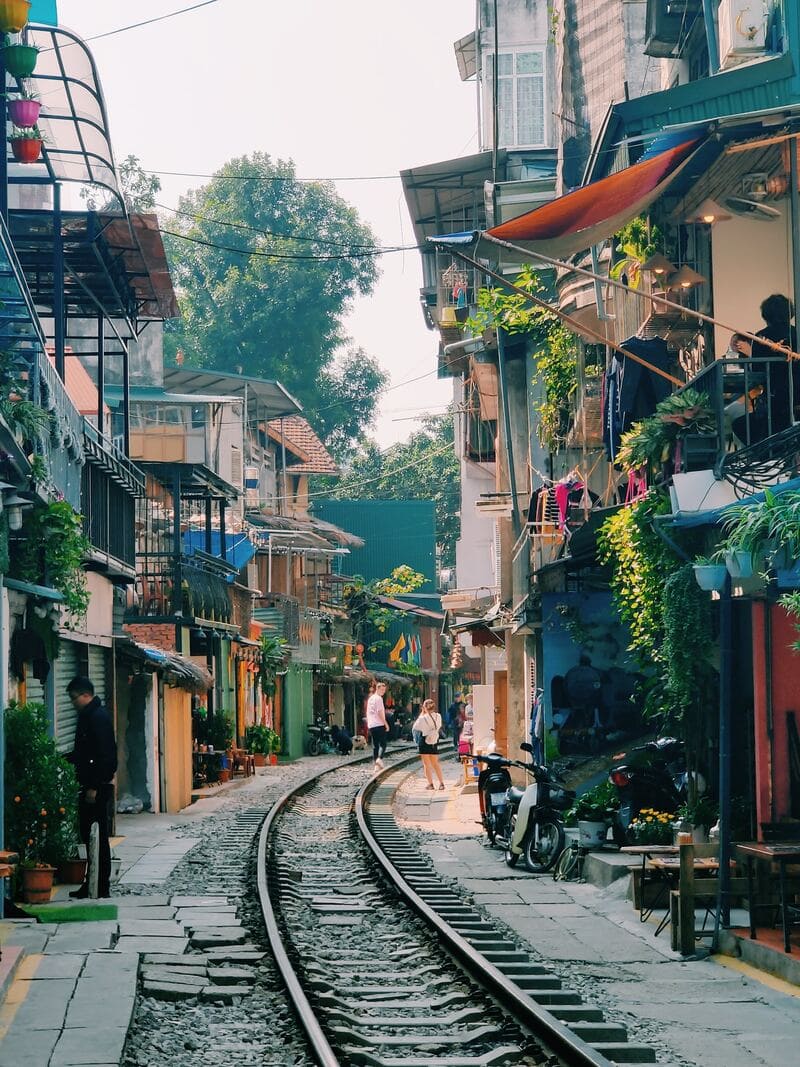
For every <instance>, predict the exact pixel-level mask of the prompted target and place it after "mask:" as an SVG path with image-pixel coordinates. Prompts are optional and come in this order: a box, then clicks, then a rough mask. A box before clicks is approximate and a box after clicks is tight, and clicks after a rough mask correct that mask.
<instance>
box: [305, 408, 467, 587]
mask: <svg viewBox="0 0 800 1067" xmlns="http://www.w3.org/2000/svg"><path fill="white" fill-rule="evenodd" d="M326 484H327V486H328V487H329V491H330V493H331V496H342V497H346V498H348V499H351V500H433V502H434V504H435V505H436V541H437V544H438V546H439V549H440V552H441V561H442V566H443V567H453V566H455V558H456V541H457V540H458V536H459V533H460V531H461V516H460V510H459V509H460V507H461V488H460V487H461V478H460V469H459V463H458V458H457V457H456V454H455V450H454V447H453V421H452V418H451V417H450V416H447V417H446V418H442V419H439V418H427V419H424V420H423V428H422V429H421V430H417V431H416V432H415V433H412V434H411V436H410V437H409V438H408V440H407V441H401V442H399V443H398V444H395V445H392V446H391V448H389V449H388V450H387V451H385V452H381V450H380V449H379V448H378V445H377V444H376V443H375V441H367V442H366V443H365V444H364V445H362V447H361V449H360V451H359V452H358V453H357V454H356V456H355V457H354V458H353V460H352V461H351V462H350V463H349V464H348V466H347V468H346V470H345V471H343V473H342V475H341V477H340V478H339V479H338V481H336V482H334V481H333V480H330V479H326Z"/></svg>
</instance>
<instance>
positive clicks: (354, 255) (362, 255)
mask: <svg viewBox="0 0 800 1067" xmlns="http://www.w3.org/2000/svg"><path fill="white" fill-rule="evenodd" d="M161 232H162V233H166V234H168V235H169V236H170V237H177V238H178V239H179V240H181V241H188V242H189V243H190V244H195V245H203V247H205V248H216V249H217V250H218V251H220V252H231V253H233V255H237V256H260V257H262V258H264V259H299V260H312V261H317V262H319V261H322V262H328V261H331V260H334V261H335V260H340V259H369V258H370V257H372V256H383V255H386V254H387V253H389V252H409V251H411V250H412V249H416V248H419V245H404V246H401V245H398V246H396V247H394V248H374V249H371V250H370V251H363V252H340V253H336V254H331V255H317V256H313V255H302V254H300V253H289V252H269V251H266V250H263V249H255V248H234V247H233V246H232V245H223V244H218V243H216V242H215V241H205V240H203V238H201V237H188V236H187V235H186V234H185V233H177V232H176V231H175V230H162V231H161Z"/></svg>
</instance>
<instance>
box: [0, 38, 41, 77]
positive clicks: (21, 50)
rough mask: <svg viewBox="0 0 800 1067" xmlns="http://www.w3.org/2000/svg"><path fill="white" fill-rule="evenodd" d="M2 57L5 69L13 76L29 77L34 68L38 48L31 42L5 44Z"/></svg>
mask: <svg viewBox="0 0 800 1067" xmlns="http://www.w3.org/2000/svg"><path fill="white" fill-rule="evenodd" d="M3 58H4V60H5V64H6V70H7V71H8V73H9V74H10V75H11V76H12V77H13V78H30V76H31V74H33V72H34V71H35V70H36V60H37V59H38V58H39V49H38V48H36V47H35V46H34V45H32V44H7V45H6V46H5V48H4V49H3Z"/></svg>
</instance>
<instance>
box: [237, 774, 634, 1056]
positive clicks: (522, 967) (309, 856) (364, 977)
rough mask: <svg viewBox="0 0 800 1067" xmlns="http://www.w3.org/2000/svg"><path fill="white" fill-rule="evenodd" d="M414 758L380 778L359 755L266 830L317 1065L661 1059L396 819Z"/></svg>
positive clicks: (320, 780) (271, 880)
mask: <svg viewBox="0 0 800 1067" xmlns="http://www.w3.org/2000/svg"><path fill="white" fill-rule="evenodd" d="M412 761H413V762H414V764H415V767H416V766H418V764H417V763H416V755H414V756H402V757H400V759H399V760H398V761H397V762H394V763H393V764H392V765H390V766H388V767H387V768H386V769H385V770H384V771H382V772H381V773H380V774H377V775H375V776H374V777H372V778H370V780H369V781H367V782H366V783H365V782H364V778H365V773H366V771H365V768H364V766H363V764H359V763H349V764H347V765H344V766H342V767H339V768H334V769H333V770H328V771H325V772H323V773H322V774H319V775H316V776H315V777H313V778H312V779H309V780H307V781H306V782H305V783H303V784H301V785H300V786H299V787H295V788H294V789H292V790H291V791H290V792H287V793H286V794H284V796H283V797H281V798H280V800H279V801H278V802H277V803H276V804H275V806H274V807H273V808H272V810H271V811H270V813H269V815H268V816H267V818H266V820H265V822H264V825H263V827H262V830H261V834H260V838H259V848H258V891H259V897H260V902H261V908H262V912H263V915H264V921H265V925H266V930H267V936H268V939H269V942H270V945H271V948H272V952H273V954H274V956H275V960H276V963H277V965H278V969H279V972H280V974H281V977H282V980H283V982H284V984H285V986H286V988H287V991H288V993H289V996H290V999H291V1001H292V1003H293V1005H294V1008H295V1011H296V1013H297V1016H298V1018H299V1020H300V1023H301V1025H302V1027H303V1029H304V1031H305V1033H306V1036H307V1038H308V1041H309V1043H310V1046H311V1049H312V1050H313V1054H314V1057H315V1058H316V1060H317V1062H318V1063H319V1064H321V1065H323V1067H350V1065H361V1064H364V1065H368V1067H494V1065H497V1067H502V1065H506V1064H515V1065H543V1067H609V1065H610V1064H612V1063H615V1062H625V1063H629V1064H642V1063H653V1062H655V1054H654V1051H653V1049H652V1048H650V1047H649V1046H645V1045H638V1044H634V1043H629V1042H628V1041H627V1034H626V1032H625V1029H624V1027H622V1026H620V1025H618V1024H616V1023H612V1022H605V1021H604V1018H603V1013H602V1010H601V1009H600V1008H598V1007H595V1006H592V1005H587V1004H583V1003H582V1002H581V998H580V997H579V996H578V994H577V993H574V992H572V991H570V990H569V989H564V988H563V987H562V982H561V980H560V979H559V978H558V977H556V976H555V975H553V974H551V973H549V972H548V970H547V968H546V967H545V966H543V965H542V964H541V963H539V962H537V961H534V960H532V959H531V957H530V954H529V953H527V952H525V951H524V950H522V949H521V948H520V947H519V946H518V945H517V944H515V943H514V942H513V941H511V940H510V939H509V938H508V936H507V935H506V934H505V933H503V932H501V931H500V930H499V929H497V928H496V927H495V926H494V925H493V924H492V923H491V922H489V921H487V920H486V919H485V918H484V917H483V916H482V915H481V914H480V913H479V912H478V911H477V910H476V909H475V908H474V907H473V906H472V905H471V904H470V903H469V902H468V901H464V900H462V898H461V897H459V896H458V895H457V894H456V893H455V892H454V891H453V890H452V889H451V888H450V887H449V886H448V885H447V884H446V883H445V882H444V881H443V880H442V879H441V878H440V877H439V875H438V874H437V872H436V871H435V869H434V868H433V865H432V863H431V862H430V860H429V859H428V857H427V856H425V855H424V854H423V853H422V852H421V851H420V850H419V849H418V848H417V847H416V845H415V844H414V842H413V841H412V840H411V838H410V837H408V836H407V835H406V834H405V833H404V832H403V830H402V829H401V828H400V827H399V826H398V824H397V823H396V821H395V819H394V815H393V798H394V794H395V792H396V790H397V788H398V787H399V785H400V784H401V783H402V781H403V780H404V779H405V778H406V777H407V775H408V773H409V769H408V766H407V765H408V764H409V763H410V762H412Z"/></svg>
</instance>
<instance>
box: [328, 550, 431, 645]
mask: <svg viewBox="0 0 800 1067" xmlns="http://www.w3.org/2000/svg"><path fill="white" fill-rule="evenodd" d="M424 582H425V575H424V574H420V573H419V572H418V571H414V570H412V569H411V567H409V566H408V565H407V564H401V566H399V567H395V569H394V570H393V571H392V573H391V575H390V576H389V577H388V578H376V579H374V581H371V582H367V581H366V580H365V579H364V577H363V576H362V575H360V574H355V575H353V577H352V578H351V579H350V581H349V582H347V583H345V585H344V588H343V589H342V598H343V600H344V605H345V609H346V611H347V614H348V616H349V617H350V620H351V622H352V624H353V632H354V634H355V637H356V640H357V641H361V642H362V643H364V642H365V640H366V636H367V633H368V631H369V630H370V629H372V630H377V631H378V633H381V634H384V633H386V631H387V630H388V629H389V626H390V625H391V623H392V621H393V620H394V619H396V618H397V615H398V612H397V611H396V610H395V609H393V608H387V607H384V605H383V604H381V603H380V600H379V597H382V596H393V597H394V596H402V594H403V593H413V592H414V590H415V589H419V587H420V586H421V585H423V584H424ZM376 647H377V645H375V644H374V643H373V645H372V646H371V650H372V651H374V649H375V648H376Z"/></svg>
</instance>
